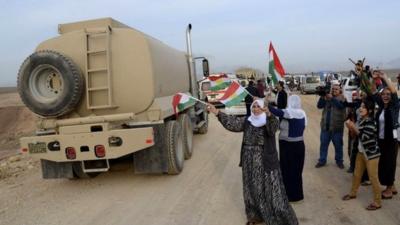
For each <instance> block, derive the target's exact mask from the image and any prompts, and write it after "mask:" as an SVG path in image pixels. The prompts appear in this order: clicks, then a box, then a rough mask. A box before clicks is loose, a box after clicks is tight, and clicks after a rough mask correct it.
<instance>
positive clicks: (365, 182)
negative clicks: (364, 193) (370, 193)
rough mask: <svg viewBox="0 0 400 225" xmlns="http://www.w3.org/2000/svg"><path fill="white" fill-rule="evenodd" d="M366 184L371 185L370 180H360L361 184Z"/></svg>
mask: <svg viewBox="0 0 400 225" xmlns="http://www.w3.org/2000/svg"><path fill="white" fill-rule="evenodd" d="M368 185H371V181H369V180H365V181H363V182H361V186H368Z"/></svg>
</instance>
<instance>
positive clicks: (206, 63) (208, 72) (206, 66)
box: [202, 59, 210, 77]
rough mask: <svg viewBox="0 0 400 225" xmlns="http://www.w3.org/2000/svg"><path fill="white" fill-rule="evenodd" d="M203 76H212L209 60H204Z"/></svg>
mask: <svg viewBox="0 0 400 225" xmlns="http://www.w3.org/2000/svg"><path fill="white" fill-rule="evenodd" d="M202 64H203V75H204V76H205V77H208V76H209V75H210V69H209V67H208V60H207V59H203V63H202Z"/></svg>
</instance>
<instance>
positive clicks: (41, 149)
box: [28, 142, 47, 154]
mask: <svg viewBox="0 0 400 225" xmlns="http://www.w3.org/2000/svg"><path fill="white" fill-rule="evenodd" d="M28 149H29V153H33V154H34V153H45V152H46V151H47V148H46V143H44V142H38V143H35V144H33V143H29V144H28Z"/></svg>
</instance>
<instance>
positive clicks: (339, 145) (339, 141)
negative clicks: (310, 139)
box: [318, 130, 343, 164]
mask: <svg viewBox="0 0 400 225" xmlns="http://www.w3.org/2000/svg"><path fill="white" fill-rule="evenodd" d="M331 140H332V143H333V146H335V160H336V163H337V164H342V163H343V131H342V132H331V131H324V130H321V136H320V142H321V146H320V148H319V160H318V161H319V162H320V163H322V164H325V163H326V158H327V157H328V147H329V143H330V142H331Z"/></svg>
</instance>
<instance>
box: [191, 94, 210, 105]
mask: <svg viewBox="0 0 400 225" xmlns="http://www.w3.org/2000/svg"><path fill="white" fill-rule="evenodd" d="M185 95H186V94H185ZM186 96H188V97H189V98H191V99H193V100H195V101H198V102H200V103H203V104H204V105H208V104H209V103H207V102H205V101H202V100H200V99H197V98H195V97H192V96H190V95H186Z"/></svg>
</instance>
